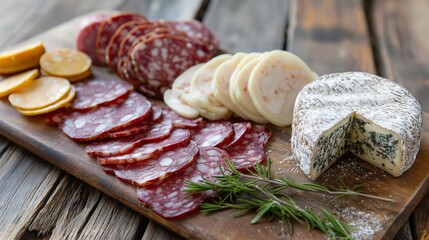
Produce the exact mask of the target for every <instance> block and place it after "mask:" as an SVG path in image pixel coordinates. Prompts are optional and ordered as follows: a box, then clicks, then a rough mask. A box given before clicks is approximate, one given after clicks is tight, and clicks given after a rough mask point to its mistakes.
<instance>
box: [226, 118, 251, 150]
mask: <svg viewBox="0 0 429 240" xmlns="http://www.w3.org/2000/svg"><path fill="white" fill-rule="evenodd" d="M232 128H234V133H235V134H234V139H233V140H232V141H231V142H230V143H229V144H228V145H226V148H228V147H230V146H232V145H235V144H239V143H241V142H242V141H243V140H244V136H246V134H247V133H248V132H249V131H250V129H251V128H252V124H251V123H250V122H235V123H233V124H232Z"/></svg>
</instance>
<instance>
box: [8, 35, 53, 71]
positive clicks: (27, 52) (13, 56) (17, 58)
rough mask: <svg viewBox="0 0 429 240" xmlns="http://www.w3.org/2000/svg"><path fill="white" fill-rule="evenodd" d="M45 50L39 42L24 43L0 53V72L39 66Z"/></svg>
mask: <svg viewBox="0 0 429 240" xmlns="http://www.w3.org/2000/svg"><path fill="white" fill-rule="evenodd" d="M44 52H45V47H44V46H43V44H42V43H41V42H36V43H32V44H29V45H25V46H22V47H19V48H16V49H12V50H10V51H6V52H3V53H0V74H11V73H16V72H20V71H23V70H27V69H30V68H34V67H37V66H39V58H40V56H42V54H43V53H44Z"/></svg>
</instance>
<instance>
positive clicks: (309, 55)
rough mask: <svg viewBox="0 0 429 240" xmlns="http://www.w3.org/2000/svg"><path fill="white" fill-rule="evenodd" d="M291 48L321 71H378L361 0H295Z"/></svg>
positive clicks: (292, 15)
mask: <svg viewBox="0 0 429 240" xmlns="http://www.w3.org/2000/svg"><path fill="white" fill-rule="evenodd" d="M290 9H291V13H290V15H291V19H290V26H289V30H288V46H287V48H288V50H289V51H291V52H293V53H295V54H297V55H299V56H300V57H301V58H302V59H303V60H304V61H305V62H306V63H307V64H308V65H309V66H310V68H312V69H313V70H314V71H315V72H316V73H318V74H319V75H322V74H326V73H332V72H340V71H366V72H372V73H374V72H375V65H374V60H373V54H372V50H371V42H370V36H369V32H368V29H367V25H366V21H365V15H364V9H363V4H362V1H361V0H348V1H343V0H327V1H318V0H306V1H298V0H293V1H292V3H291V8H290Z"/></svg>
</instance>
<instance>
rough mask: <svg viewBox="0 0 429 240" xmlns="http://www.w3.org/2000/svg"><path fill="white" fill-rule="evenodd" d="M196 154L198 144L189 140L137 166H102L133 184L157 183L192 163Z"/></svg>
mask: <svg viewBox="0 0 429 240" xmlns="http://www.w3.org/2000/svg"><path fill="white" fill-rule="evenodd" d="M197 156H198V146H197V144H196V143H194V142H193V141H191V142H190V143H189V144H188V145H187V146H185V147H180V148H176V149H174V150H171V151H167V152H165V153H163V154H161V155H160V156H159V157H156V158H153V159H148V160H147V161H144V162H143V163H142V164H139V165H138V166H128V165H127V164H123V165H114V166H111V165H109V166H103V170H104V171H106V172H107V173H113V174H114V175H115V176H116V177H117V178H119V179H120V180H122V181H126V182H129V183H131V184H132V185H135V186H140V187H143V186H147V185H151V184H155V183H158V182H160V181H162V180H164V179H166V178H167V177H169V176H170V175H171V174H173V173H179V172H181V171H182V170H184V169H185V168H186V167H188V166H189V165H190V164H192V163H193V162H194V161H195V160H196V159H197Z"/></svg>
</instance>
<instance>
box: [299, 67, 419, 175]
mask: <svg viewBox="0 0 429 240" xmlns="http://www.w3.org/2000/svg"><path fill="white" fill-rule="evenodd" d="M422 119H423V118H422V111H421V107H420V104H419V103H418V102H417V100H416V99H415V98H414V97H413V96H412V95H411V93H410V92H408V91H407V90H406V89H405V88H404V87H402V86H400V85H398V84H396V83H394V82H392V81H389V80H387V79H385V78H381V77H378V76H375V75H372V74H370V73H362V72H345V73H334V74H328V75H324V76H321V77H319V78H318V79H317V80H316V81H314V82H312V83H310V84H308V85H307V86H305V87H304V88H303V89H302V90H301V92H300V93H299V95H298V97H297V99H296V103H295V109H294V114H293V125H292V138H291V145H292V152H293V155H294V156H295V158H296V159H297V160H298V161H299V165H300V167H301V169H302V170H303V171H304V173H305V174H307V175H308V176H309V177H310V178H311V179H316V178H317V177H318V176H319V175H320V174H322V173H323V172H324V171H325V170H326V169H328V168H329V166H330V165H331V164H333V163H334V162H335V161H336V160H337V159H338V158H339V157H341V156H342V155H343V153H344V152H346V151H347V150H349V151H351V152H352V153H353V154H355V155H356V156H358V157H360V158H361V159H362V160H365V161H367V162H369V163H370V164H372V165H374V166H376V167H378V168H381V169H383V170H385V171H387V172H388V173H390V174H392V175H393V176H400V175H401V174H402V173H404V171H406V170H407V169H409V168H410V167H411V165H412V164H413V162H414V160H415V158H416V156H417V153H418V151H419V147H420V140H421V131H422V123H423V120H422Z"/></svg>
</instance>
